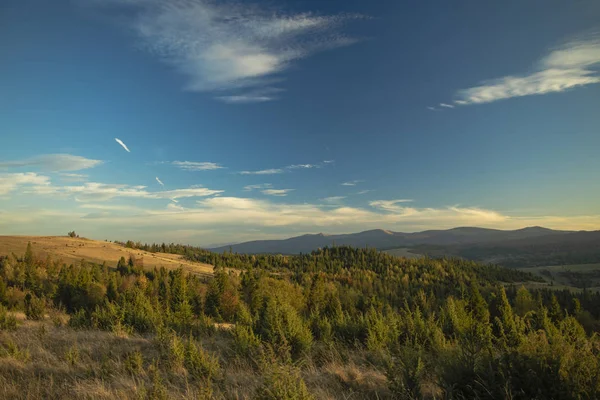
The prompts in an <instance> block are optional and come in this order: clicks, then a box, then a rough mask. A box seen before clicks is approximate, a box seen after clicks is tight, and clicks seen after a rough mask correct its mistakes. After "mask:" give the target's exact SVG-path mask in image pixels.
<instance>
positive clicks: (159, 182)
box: [156, 176, 165, 188]
mask: <svg viewBox="0 0 600 400" xmlns="http://www.w3.org/2000/svg"><path fill="white" fill-rule="evenodd" d="M156 182H158V184H159V185H160V186H162V187H163V188H164V187H165V184H164V183H162V181H161V180H160V179H158V176H157V177H156Z"/></svg>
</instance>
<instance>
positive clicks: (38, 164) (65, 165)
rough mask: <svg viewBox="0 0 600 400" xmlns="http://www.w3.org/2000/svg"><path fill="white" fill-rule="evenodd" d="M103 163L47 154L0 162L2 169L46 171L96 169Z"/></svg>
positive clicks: (66, 155)
mask: <svg viewBox="0 0 600 400" xmlns="http://www.w3.org/2000/svg"><path fill="white" fill-rule="evenodd" d="M102 163H103V161H100V160H92V159H89V158H85V157H81V156H74V155H71V154H45V155H41V156H35V157H30V158H26V159H24V160H15V161H0V168H22V167H34V168H39V169H41V170H44V171H53V172H59V171H79V170H82V169H88V168H93V167H96V166H98V165H100V164H102Z"/></svg>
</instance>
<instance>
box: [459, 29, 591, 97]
mask: <svg viewBox="0 0 600 400" xmlns="http://www.w3.org/2000/svg"><path fill="white" fill-rule="evenodd" d="M598 65H600V40H599V39H597V38H594V39H587V40H578V41H573V42H570V43H567V44H566V45H564V46H562V47H561V48H559V49H557V50H554V51H552V52H550V54H548V55H547V56H546V57H544V58H542V59H541V60H540V61H539V62H538V64H537V68H536V70H535V71H533V72H532V73H530V74H526V75H517V76H511V75H509V76H505V77H502V78H498V79H495V80H492V81H489V82H484V83H483V84H481V85H479V86H475V87H471V88H467V89H463V90H459V91H458V93H457V94H456V97H457V99H456V100H455V101H454V103H455V104H457V105H467V104H479V103H490V102H493V101H498V100H503V99H509V98H512V97H521V96H531V95H541V94H547V93H558V92H563V91H566V90H569V89H573V88H576V87H580V86H586V85H591V84H595V83H600V75H599V74H598V71H597V70H594V69H593V68H592V67H595V66H598Z"/></svg>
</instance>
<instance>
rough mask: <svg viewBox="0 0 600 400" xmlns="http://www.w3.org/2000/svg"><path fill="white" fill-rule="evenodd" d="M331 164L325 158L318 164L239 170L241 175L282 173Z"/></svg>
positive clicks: (330, 161) (331, 162) (331, 161)
mask: <svg viewBox="0 0 600 400" xmlns="http://www.w3.org/2000/svg"><path fill="white" fill-rule="evenodd" d="M331 164H333V160H326V161H323V162H321V163H318V164H292V165H288V166H286V167H282V168H270V169H262V170H258V171H240V174H241V175H275V174H283V173H285V172H289V171H293V170H297V169H313V168H323V167H326V166H328V165H331Z"/></svg>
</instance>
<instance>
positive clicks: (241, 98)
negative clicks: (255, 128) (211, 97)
mask: <svg viewBox="0 0 600 400" xmlns="http://www.w3.org/2000/svg"><path fill="white" fill-rule="evenodd" d="M280 92H283V89H278V88H263V89H258V90H252V91H248V92H246V93H243V94H231V95H226V96H217V97H216V99H218V100H221V101H223V102H224V103H229V104H248V103H264V102H265V101H272V100H277V99H278V98H279V96H278V93H280Z"/></svg>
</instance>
